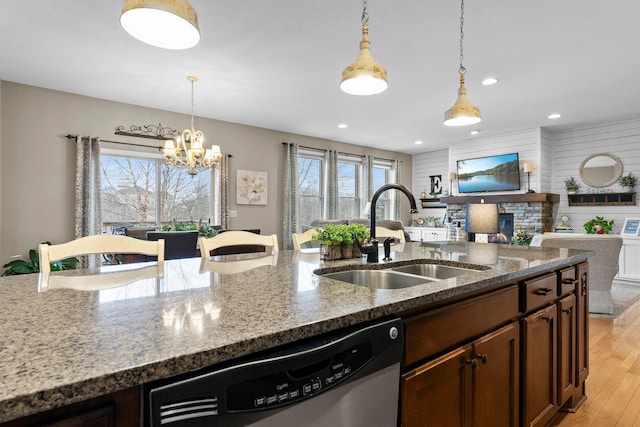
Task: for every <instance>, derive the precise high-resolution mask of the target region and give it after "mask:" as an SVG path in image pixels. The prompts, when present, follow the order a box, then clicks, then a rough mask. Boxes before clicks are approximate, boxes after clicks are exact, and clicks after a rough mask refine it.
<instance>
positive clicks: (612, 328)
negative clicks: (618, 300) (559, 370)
mask: <svg viewBox="0 0 640 427" xmlns="http://www.w3.org/2000/svg"><path fill="white" fill-rule="evenodd" d="M586 384H587V385H586V390H587V400H586V401H585V402H584V403H583V405H582V406H581V407H580V408H579V409H578V411H577V412H576V413H574V414H566V413H563V414H562V415H560V416H559V417H558V418H556V420H555V421H554V422H552V423H551V426H559V427H572V426H576V427H578V426H579V427H587V426H593V427H625V426H640V301H638V302H636V303H635V304H633V305H632V306H631V307H629V308H628V309H627V310H625V312H624V313H622V314H621V315H620V316H619V317H618V318H617V319H605V318H594V317H590V318H589V377H588V378H587V383H586Z"/></svg>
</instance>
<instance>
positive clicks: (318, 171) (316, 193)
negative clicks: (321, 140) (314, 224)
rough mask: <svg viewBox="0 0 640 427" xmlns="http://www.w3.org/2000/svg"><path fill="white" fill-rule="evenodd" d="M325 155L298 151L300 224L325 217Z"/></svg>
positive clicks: (306, 223) (307, 223)
mask: <svg viewBox="0 0 640 427" xmlns="http://www.w3.org/2000/svg"><path fill="white" fill-rule="evenodd" d="M323 171H324V156H322V154H321V153H319V152H314V151H305V150H300V151H299V152H298V196H299V198H300V204H299V215H300V217H299V220H300V224H302V225H306V226H308V225H309V224H311V221H313V220H315V219H322V218H323V214H322V213H323V205H324V194H323V188H324V174H323Z"/></svg>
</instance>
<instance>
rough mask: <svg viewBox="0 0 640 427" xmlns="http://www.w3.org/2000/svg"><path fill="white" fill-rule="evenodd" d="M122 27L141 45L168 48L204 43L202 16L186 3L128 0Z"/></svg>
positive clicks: (177, 0) (121, 22) (121, 16)
mask: <svg viewBox="0 0 640 427" xmlns="http://www.w3.org/2000/svg"><path fill="white" fill-rule="evenodd" d="M120 24H121V25H122V27H123V28H124V29H125V31H127V32H128V33H129V34H131V35H132V36H133V37H135V38H136V39H138V40H140V41H141V42H143V43H147V44H149V45H152V46H156V47H162V48H165V49H188V48H190V47H193V46H195V45H197V44H198V42H199V41H200V29H199V28H198V15H197V14H196V11H195V10H193V8H192V7H191V5H190V4H189V3H188V2H187V1H186V0H125V1H124V7H123V8H122V14H121V15H120Z"/></svg>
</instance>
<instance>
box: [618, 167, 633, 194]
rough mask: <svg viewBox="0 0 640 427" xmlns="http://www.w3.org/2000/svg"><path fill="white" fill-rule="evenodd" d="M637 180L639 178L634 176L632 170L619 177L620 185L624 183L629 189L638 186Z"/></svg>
mask: <svg viewBox="0 0 640 427" xmlns="http://www.w3.org/2000/svg"><path fill="white" fill-rule="evenodd" d="M636 180H637V178H636V177H635V176H633V174H632V173H631V172H629V174H628V175H624V176H621V177H620V179H619V181H620V185H622V186H623V187H624V188H626V189H627V190H628V191H631V190H633V187H635V186H636Z"/></svg>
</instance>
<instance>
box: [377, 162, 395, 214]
mask: <svg viewBox="0 0 640 427" xmlns="http://www.w3.org/2000/svg"><path fill="white" fill-rule="evenodd" d="M392 172H393V165H392V163H391V162H390V161H384V160H375V161H374V162H373V192H374V193H375V192H376V191H377V190H378V189H379V188H380V187H382V186H383V185H385V184H389V183H391V182H393V179H392V178H393V177H392ZM395 200H396V192H395V191H385V192H384V193H382V194H381V195H380V197H379V198H378V202H377V203H376V219H394V218H393V209H392V208H391V207H392V206H393V205H394V203H395Z"/></svg>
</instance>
